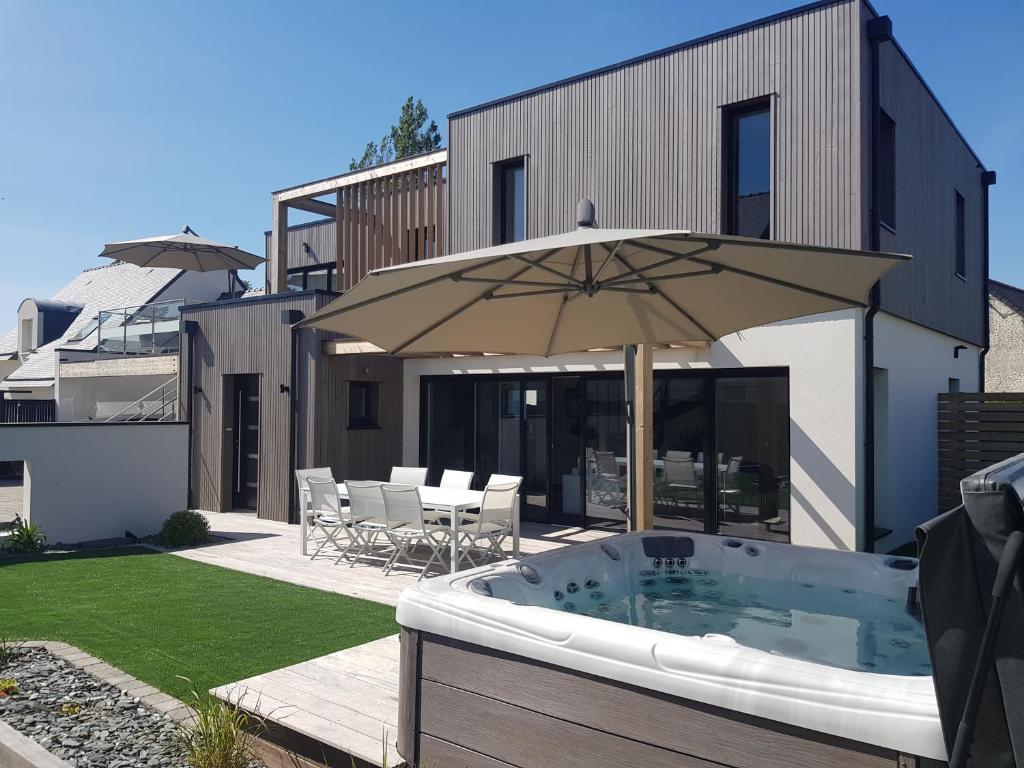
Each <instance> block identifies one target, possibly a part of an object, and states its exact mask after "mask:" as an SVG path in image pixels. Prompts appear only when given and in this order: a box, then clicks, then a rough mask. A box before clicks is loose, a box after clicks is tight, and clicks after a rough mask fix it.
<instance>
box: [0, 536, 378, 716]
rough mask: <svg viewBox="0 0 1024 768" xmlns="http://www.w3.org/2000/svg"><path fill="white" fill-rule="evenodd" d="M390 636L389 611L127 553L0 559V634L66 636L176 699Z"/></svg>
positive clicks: (226, 572)
mask: <svg viewBox="0 0 1024 768" xmlns="http://www.w3.org/2000/svg"><path fill="white" fill-rule="evenodd" d="M397 631H398V626H397V625H396V624H395V609H394V608H393V607H391V606H387V605H380V604H378V603H371V602H369V601H366V600H358V599H356V598H352V597H345V596H343V595H336V594H333V593H330V592H321V591H319V590H315V589H306V588H305V587H298V586H295V585H292V584H286V583H283V582H280V581H274V580H272V579H265V578H261V577H259V576H251V575H249V574H246V573H239V572H237V571H230V570H227V569H224V568H218V567H216V566H212V565H205V564H203V563H196V562H193V561H191V560H185V559H184V558H181V557H176V556H174V555H168V554H162V553H156V552H152V551H150V550H146V549H143V548H134V547H124V548H118V549H108V550H99V551H93V552H85V553H74V554H68V555H50V556H45V557H40V558H35V559H32V560H28V561H4V560H0V638H7V639H42V640H63V641H64V642H66V643H70V644H72V645H75V646H78V647H79V648H81V649H82V650H85V651H88V652H89V653H91V654H93V655H94V656H97V657H99V658H101V659H103V660H104V661H106V662H108V663H109V664H112V665H113V666H115V667H119V668H120V669H122V670H124V671H125V672H128V673H129V674H132V675H134V676H135V677H137V678H139V679H140V680H143V681H145V682H147V683H149V684H150V685H153V686H155V687H157V688H159V689H161V690H163V691H165V692H167V693H169V694H171V695H172V696H176V697H177V698H179V699H180V698H186V697H187V696H188V693H189V687H190V686H189V684H188V683H187V682H185V681H183V680H180V679H179V678H178V677H177V676H178V675H184V676H186V677H188V678H190V679H192V680H193V681H194V683H195V687H196V689H197V690H199V691H205V690H207V689H209V688H212V687H214V686H217V685H222V684H224V683H230V682H235V681H237V680H241V679H242V678H245V677H250V676H252V675H257V674H260V673H263V672H267V671H269V670H272V669H278V668H279V667H284V666H287V665H289V664H295V663H297V662H300V661H305V660H307V659H312V658H315V657H317V656H323V655H324V654H327V653H331V652H333V651H338V650H341V649H343V648H349V647H351V646H354V645H359V644H361V643H366V642H369V641H371V640H376V639H377V638H380V637H384V636H385V635H389V634H392V633H394V632H397Z"/></svg>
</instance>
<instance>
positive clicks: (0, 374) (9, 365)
mask: <svg viewBox="0 0 1024 768" xmlns="http://www.w3.org/2000/svg"><path fill="white" fill-rule="evenodd" d="M20 367H21V361H20V360H18V359H17V358H15V359H14V360H0V381H3V380H4V379H6V378H7V377H8V376H10V375H11V374H12V373H14V372H15V371H16V370H18V368H20Z"/></svg>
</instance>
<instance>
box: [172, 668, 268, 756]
mask: <svg viewBox="0 0 1024 768" xmlns="http://www.w3.org/2000/svg"><path fill="white" fill-rule="evenodd" d="M182 679H183V680H188V678H182ZM188 682H190V683H191V682H192V681H191V680H188ZM191 698H192V701H191V702H190V704H191V706H192V708H193V709H194V710H195V715H193V717H192V719H191V721H190V722H189V721H186V722H182V723H179V724H178V728H177V740H178V744H179V745H180V746H181V749H182V752H183V753H184V755H185V762H186V763H187V764H188V765H189V766H190V768H249V766H250V765H251V764H252V763H253V761H254V760H255V752H254V749H253V746H254V742H255V740H256V737H257V736H258V735H259V734H260V733H262V731H263V730H264V724H263V721H262V720H261V719H259V718H258V717H255V716H252V715H249V714H248V713H246V712H243V711H242V709H241V708H240V707H239V706H238V705H237V704H222V703H221V702H219V701H217V700H216V699H214V698H212V697H210V696H200V695H199V693H198V691H196V690H195V688H193V689H192V697H191Z"/></svg>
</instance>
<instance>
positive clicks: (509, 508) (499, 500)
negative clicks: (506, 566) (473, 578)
mask: <svg viewBox="0 0 1024 768" xmlns="http://www.w3.org/2000/svg"><path fill="white" fill-rule="evenodd" d="M495 477H496V476H495V475H491V479H490V481H489V482H488V483H487V487H486V488H484V498H483V500H482V501H481V502H480V511H479V512H477V513H476V514H475V515H474V516H473V518H474V519H473V520H471V521H470V522H467V523H466V524H465V525H464V526H463V527H462V528H461V529H460V530H459V533H460V534H461V536H462V540H463V542H464V543H465V545H466V546H465V548H464V549H463V550H462V552H461V554H460V555H459V564H460V565H461V563H462V561H463V560H468V561H469V562H470V564H471V565H477V561H476V560H475V559H474V556H473V555H474V552H475V553H478V554H480V555H481V562H482V561H483V559H484V557H485V556H487V555H496V556H497V557H498V558H499V559H501V560H504V559H505V558H506V557H507V555H506V554H505V551H504V550H503V549H502V548H501V545H502V542H504V541H505V539H506V538H508V537H509V536H510V535H512V531H513V525H514V520H515V514H516V504H517V503H518V501H519V486H520V485H521V484H522V478H517V477H511V476H508V475H501V476H498V477H501V478H506V479H509V480H512V481H513V482H506V483H495V482H494V480H495Z"/></svg>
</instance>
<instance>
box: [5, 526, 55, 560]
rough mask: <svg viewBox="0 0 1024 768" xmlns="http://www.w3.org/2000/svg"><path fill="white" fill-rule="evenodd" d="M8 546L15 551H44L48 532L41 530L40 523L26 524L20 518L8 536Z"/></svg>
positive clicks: (33, 552)
mask: <svg viewBox="0 0 1024 768" xmlns="http://www.w3.org/2000/svg"><path fill="white" fill-rule="evenodd" d="M7 546H8V547H10V549H11V551H13V552H24V553H29V554H35V553H38V552H42V551H43V549H44V547H45V546H46V534H45V533H43V532H42V531H41V530H39V526H38V525H30V524H26V523H25V521H24V520H21V519H20V518H19V519H18V520H17V521H16V524H15V526H14V527H13V528H11V533H10V535H9V536H8V537H7Z"/></svg>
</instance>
